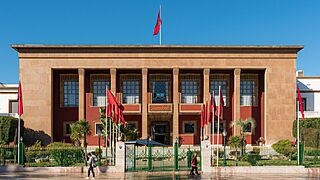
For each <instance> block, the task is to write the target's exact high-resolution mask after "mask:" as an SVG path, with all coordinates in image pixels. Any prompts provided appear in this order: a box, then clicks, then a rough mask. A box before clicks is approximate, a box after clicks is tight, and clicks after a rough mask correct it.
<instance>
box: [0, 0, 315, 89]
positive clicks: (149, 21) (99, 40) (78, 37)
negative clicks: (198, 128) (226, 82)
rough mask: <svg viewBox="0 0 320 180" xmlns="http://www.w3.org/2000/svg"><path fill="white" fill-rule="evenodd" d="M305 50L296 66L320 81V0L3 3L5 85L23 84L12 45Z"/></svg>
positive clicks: (0, 69) (0, 48) (0, 36)
mask: <svg viewBox="0 0 320 180" xmlns="http://www.w3.org/2000/svg"><path fill="white" fill-rule="evenodd" d="M160 4H161V5H162V21H163V26H162V40H163V44H187V45H305V48H304V49H303V50H302V51H300V53H299V58H298V61H297V68H298V69H303V70H304V71H305V74H306V75H310V76H320V71H318V69H319V65H320V63H319V62H318V61H319V60H320V53H318V52H319V49H320V11H319V9H320V1H319V0H306V1H302V0H242V1H240V0H223V1H217V0H201V1H195V0H194V1H191V0H175V1H172V0H162V1H160V0H126V1H124V0H51V1H49V0H47V1H45V0H32V1H26V0H25V1H23V0H1V2H0V82H2V83H17V82H18V78H19V77H18V58H17V53H16V52H15V51H14V50H13V49H12V48H11V47H10V45H11V44H24V43H26V44H157V43H158V39H157V37H153V36H152V33H153V28H154V25H155V23H156V18H157V11H158V8H159V5H160Z"/></svg>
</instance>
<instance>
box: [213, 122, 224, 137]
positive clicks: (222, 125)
mask: <svg viewBox="0 0 320 180" xmlns="http://www.w3.org/2000/svg"><path fill="white" fill-rule="evenodd" d="M217 129H218V122H216V121H215V122H214V134H218V132H217ZM223 129H224V124H223V122H220V126H219V134H222V132H223Z"/></svg>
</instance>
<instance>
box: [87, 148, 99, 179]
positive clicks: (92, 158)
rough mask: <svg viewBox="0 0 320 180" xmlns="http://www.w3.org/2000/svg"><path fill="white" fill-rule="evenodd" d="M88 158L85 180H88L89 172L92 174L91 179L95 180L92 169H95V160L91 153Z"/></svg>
mask: <svg viewBox="0 0 320 180" xmlns="http://www.w3.org/2000/svg"><path fill="white" fill-rule="evenodd" d="M88 156H89V160H88V164H89V168H88V177H87V179H89V178H90V171H91V172H92V177H93V179H95V174H94V170H93V168H95V167H96V166H97V165H96V160H95V158H94V156H93V155H92V153H89V154H88Z"/></svg>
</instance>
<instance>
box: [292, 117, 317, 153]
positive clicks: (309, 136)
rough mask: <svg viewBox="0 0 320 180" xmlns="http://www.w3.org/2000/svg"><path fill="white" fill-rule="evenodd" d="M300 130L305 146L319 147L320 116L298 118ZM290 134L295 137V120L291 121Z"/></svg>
mask: <svg viewBox="0 0 320 180" xmlns="http://www.w3.org/2000/svg"><path fill="white" fill-rule="evenodd" d="M300 132H301V138H302V142H304V144H305V146H306V147H312V148H319V147H320V118H309V119H303V120H300ZM292 135H293V136H294V137H297V121H296V120H295V121H294V122H293V126H292Z"/></svg>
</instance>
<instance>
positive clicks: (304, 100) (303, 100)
mask: <svg viewBox="0 0 320 180" xmlns="http://www.w3.org/2000/svg"><path fill="white" fill-rule="evenodd" d="M302 107H303V110H305V111H308V109H307V98H302Z"/></svg>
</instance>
